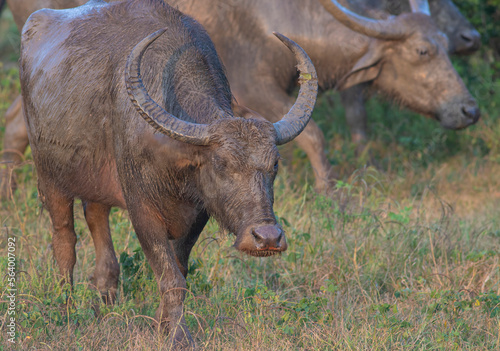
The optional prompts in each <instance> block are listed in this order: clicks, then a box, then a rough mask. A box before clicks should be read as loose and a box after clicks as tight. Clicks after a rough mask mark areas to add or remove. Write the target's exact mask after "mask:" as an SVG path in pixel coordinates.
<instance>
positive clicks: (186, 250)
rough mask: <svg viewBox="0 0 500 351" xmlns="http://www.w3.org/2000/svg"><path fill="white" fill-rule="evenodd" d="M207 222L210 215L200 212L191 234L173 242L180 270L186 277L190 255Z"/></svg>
mask: <svg viewBox="0 0 500 351" xmlns="http://www.w3.org/2000/svg"><path fill="white" fill-rule="evenodd" d="M207 221H208V214H207V213H206V212H205V211H203V212H200V214H199V215H198V217H197V218H196V221H195V222H194V223H193V226H192V227H191V229H190V231H189V233H188V234H187V235H185V236H183V237H182V238H180V239H176V240H172V246H173V248H174V252H175V258H176V260H177V265H178V266H179V269H180V271H181V273H182V275H184V277H186V276H187V273H188V264H189V255H190V253H191V250H192V249H193V246H194V244H196V241H197V240H198V237H199V236H200V234H201V231H202V230H203V228H204V227H205V224H207Z"/></svg>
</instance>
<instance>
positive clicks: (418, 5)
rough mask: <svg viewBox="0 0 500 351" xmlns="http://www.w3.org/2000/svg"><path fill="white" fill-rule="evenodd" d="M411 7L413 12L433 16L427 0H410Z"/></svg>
mask: <svg viewBox="0 0 500 351" xmlns="http://www.w3.org/2000/svg"><path fill="white" fill-rule="evenodd" d="M410 6H411V11H412V12H421V13H424V14H426V15H427V16H430V15H431V10H430V9H429V2H428V1H427V0H410Z"/></svg>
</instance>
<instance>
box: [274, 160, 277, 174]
mask: <svg viewBox="0 0 500 351" xmlns="http://www.w3.org/2000/svg"><path fill="white" fill-rule="evenodd" d="M274 172H278V160H276V162H275V163H274Z"/></svg>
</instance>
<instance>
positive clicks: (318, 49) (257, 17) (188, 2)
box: [0, 0, 479, 196]
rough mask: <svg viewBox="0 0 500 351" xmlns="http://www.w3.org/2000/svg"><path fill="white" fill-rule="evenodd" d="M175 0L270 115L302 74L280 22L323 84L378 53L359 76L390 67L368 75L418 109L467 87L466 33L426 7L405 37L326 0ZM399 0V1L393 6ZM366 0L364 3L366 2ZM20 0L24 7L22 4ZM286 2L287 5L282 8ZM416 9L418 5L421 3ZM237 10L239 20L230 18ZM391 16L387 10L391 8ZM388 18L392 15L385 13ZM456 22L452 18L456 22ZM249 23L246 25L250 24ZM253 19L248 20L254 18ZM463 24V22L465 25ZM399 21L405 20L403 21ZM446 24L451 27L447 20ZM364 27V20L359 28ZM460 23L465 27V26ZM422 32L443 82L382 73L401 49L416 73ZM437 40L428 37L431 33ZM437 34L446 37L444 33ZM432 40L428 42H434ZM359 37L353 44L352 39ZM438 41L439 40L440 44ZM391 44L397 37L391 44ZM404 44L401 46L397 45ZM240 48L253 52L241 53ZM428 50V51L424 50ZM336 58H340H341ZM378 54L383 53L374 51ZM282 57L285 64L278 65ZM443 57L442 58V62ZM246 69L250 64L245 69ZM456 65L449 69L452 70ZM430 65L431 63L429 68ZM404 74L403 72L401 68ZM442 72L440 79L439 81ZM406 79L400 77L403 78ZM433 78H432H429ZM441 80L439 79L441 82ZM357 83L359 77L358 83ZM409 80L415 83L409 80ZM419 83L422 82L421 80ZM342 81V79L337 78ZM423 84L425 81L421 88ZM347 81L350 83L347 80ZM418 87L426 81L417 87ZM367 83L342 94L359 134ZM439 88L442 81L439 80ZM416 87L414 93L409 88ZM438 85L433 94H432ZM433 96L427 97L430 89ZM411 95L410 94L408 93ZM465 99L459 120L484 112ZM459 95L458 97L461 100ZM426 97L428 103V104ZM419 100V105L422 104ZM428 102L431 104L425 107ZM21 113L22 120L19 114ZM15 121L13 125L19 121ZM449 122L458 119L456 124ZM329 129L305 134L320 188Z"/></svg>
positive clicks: (25, 8)
mask: <svg viewBox="0 0 500 351" xmlns="http://www.w3.org/2000/svg"><path fill="white" fill-rule="evenodd" d="M350 1H352V2H353V3H352V6H354V7H355V6H357V7H356V9H359V11H365V12H367V11H369V10H370V9H371V7H370V6H381V7H383V6H385V7H392V9H393V11H396V12H401V11H402V10H403V9H404V6H408V5H409V4H407V3H406V2H404V1H403V2H402V3H405V4H404V5H401V6H399V7H395V6H393V5H394V4H395V3H396V0H392V2H391V1H390V0H384V1H382V0H350ZM7 2H8V4H9V6H11V9H13V11H15V12H18V15H16V16H17V18H19V19H20V22H19V23H18V25H19V24H22V20H23V18H26V17H27V16H28V14H29V11H31V10H33V9H34V8H39V7H40V6H48V5H50V6H53V7H58V6H68V7H69V6H73V5H75V4H77V3H79V4H80V3H83V2H84V0H67V1H56V0H45V1H44V0H15V1H14V0H7ZM170 2H171V3H172V4H174V5H176V6H178V7H179V8H180V9H181V10H184V11H187V12H188V13H189V14H191V15H192V16H193V17H194V18H197V19H198V17H199V20H200V21H202V24H203V25H204V26H206V27H207V29H208V31H209V34H210V35H211V36H213V37H214V38H215V44H216V46H217V47H218V50H219V51H220V52H221V55H222V60H223V62H224V63H225V64H226V66H227V67H228V69H229V71H228V73H229V79H230V81H231V86H232V87H233V90H234V91H235V92H236V95H237V97H238V102H239V103H241V104H248V105H250V106H248V107H250V108H252V109H253V110H256V111H257V112H260V113H262V114H265V115H266V116H267V115H268V113H269V111H272V115H271V116H270V118H271V119H272V120H276V119H277V118H279V117H280V115H281V113H282V112H283V111H284V110H286V109H287V108H288V107H290V106H291V104H292V103H293V99H292V98H291V97H290V96H289V95H290V92H291V91H292V90H293V87H294V85H295V82H296V77H295V73H294V69H293V67H291V66H293V64H292V63H291V62H293V60H292V59H291V58H289V57H288V58H287V59H285V60H283V61H282V62H281V56H280V55H281V52H280V51H279V48H275V47H273V44H272V42H270V40H272V39H270V31H271V30H274V28H276V30H278V31H281V32H284V33H287V34H288V36H291V37H293V38H295V41H297V42H299V43H301V44H302V45H305V46H307V47H308V48H309V49H308V51H311V52H312V53H314V56H313V60H314V61H315V63H316V64H317V67H318V69H319V72H320V77H321V86H322V89H323V90H326V89H330V88H332V87H334V86H335V85H336V84H338V82H339V80H340V78H341V77H342V76H344V75H345V74H346V73H348V72H349V71H351V70H352V69H353V68H354V63H355V62H356V61H358V63H360V62H361V61H360V59H361V58H366V59H368V58H369V57H368V56H367V55H368V54H369V53H373V54H377V55H378V56H377V57H379V58H380V60H379V62H378V65H376V66H374V67H371V68H370V69H365V70H361V71H360V72H358V73H357V74H355V76H357V77H358V78H359V77H360V76H361V75H362V74H364V73H371V74H372V76H373V75H374V73H376V72H378V71H377V70H376V68H377V67H384V69H383V70H380V74H379V76H377V78H376V79H370V77H369V76H368V75H365V79H359V81H360V82H362V81H369V82H372V81H373V82H375V83H378V84H375V85H376V87H377V88H379V89H380V90H382V91H383V92H384V93H385V95H388V96H390V97H392V98H394V99H395V100H396V101H397V102H400V103H402V104H403V105H408V106H409V107H410V108H413V109H415V110H416V111H418V112H423V113H424V114H427V115H434V116H436V113H435V112H436V111H435V107H433V108H434V111H431V112H429V111H428V110H429V107H430V106H431V104H432V102H433V101H434V102H436V100H437V99H438V98H439V96H436V95H434V94H432V91H433V89H434V88H437V85H447V84H448V83H446V82H448V81H450V80H451V81H450V83H449V84H448V85H447V88H446V90H449V89H448V87H449V88H450V89H451V90H453V89H455V88H457V89H458V90H460V91H464V89H465V88H463V86H462V83H461V82H460V79H458V77H457V75H456V73H455V71H454V70H453V69H452V67H451V65H450V64H449V61H448V58H447V57H446V54H445V53H444V51H445V50H446V45H448V48H449V47H450V43H451V47H455V48H457V47H459V46H460V43H459V42H458V39H457V38H458V37H457V36H453V37H452V40H449V41H448V44H446V40H445V39H444V38H441V36H440V33H439V31H438V30H437V29H436V28H435V26H434V24H432V23H431V21H430V20H429V19H428V18H425V17H426V16H423V15H421V14H413V15H409V14H403V15H402V16H403V17H405V18H407V17H413V18H416V20H415V21H414V23H412V25H411V26H412V28H413V26H416V27H415V29H416V32H415V33H411V30H409V29H408V28H409V26H408V25H407V26H406V27H407V29H408V35H407V37H406V38H399V39H397V40H392V39H389V40H387V39H384V38H377V37H380V35H377V34H376V33H375V35H373V34H374V33H371V34H370V35H366V33H360V32H355V31H352V30H349V29H348V28H346V27H345V26H344V25H342V24H341V23H339V22H338V21H337V20H336V19H335V18H334V17H332V16H331V15H329V14H328V13H327V12H326V11H325V9H324V8H323V7H322V6H321V5H320V3H319V0H307V1H293V2H290V1H285V0H276V1H272V2H269V1H265V0H214V1H212V2H206V1H203V0H171V1H170ZM389 3H391V4H393V5H391V6H389V5H388V4H389ZM360 4H363V7H362V6H360ZM430 5H431V9H432V10H433V11H436V14H437V15H436V16H434V17H433V18H436V21H437V23H438V24H440V25H441V27H440V28H441V29H442V30H445V31H446V32H450V31H451V32H453V31H452V29H455V28H465V29H463V30H462V29H461V30H459V31H458V32H460V33H461V32H464V33H466V32H467V31H468V30H470V28H471V27H470V24H468V22H467V21H466V20H465V19H464V18H463V16H461V15H460V13H459V12H458V11H457V10H456V8H455V7H454V6H453V4H452V3H451V2H450V1H449V0H431V1H430ZM14 6H16V7H14ZM280 9H283V11H280ZM415 11H416V9H415ZM443 13H448V17H449V18H450V20H449V21H447V20H443V19H444V18H448V17H446V16H444V15H443ZM377 14H378V16H379V17H381V16H382V15H381V14H383V12H380V11H378V12H377ZM226 17H227V18H230V19H231V21H227V20H226ZM385 17H387V15H385ZM380 22H381V23H384V21H380ZM449 23H452V24H449ZM243 24H245V25H243ZM246 24H248V25H246ZM458 24H460V25H459V26H458V27H457V25H458ZM398 25H399V26H402V25H403V24H401V23H399V24H398ZM443 27H444V28H443ZM358 30H359V28H358ZM457 30H458V29H457ZM417 37H420V38H423V39H424V40H423V41H421V43H422V45H424V46H425V45H430V47H436V45H437V46H439V50H437V51H436V54H434V52H432V54H431V55H427V57H422V58H421V59H420V60H418V61H419V62H420V63H421V64H419V66H422V64H424V63H426V62H427V65H426V67H427V68H428V69H433V70H436V68H437V67H440V65H441V66H443V67H440V68H438V70H440V74H441V75H442V76H446V75H447V74H448V73H449V75H448V76H447V79H445V80H444V81H442V82H439V81H437V77H438V76H436V75H432V76H429V81H425V80H424V81H422V80H421V79H420V80H418V79H417V80H415V81H413V79H411V77H407V78H409V79H407V80H406V81H405V82H406V83H405V84H399V85H398V86H396V85H395V83H396V81H394V80H390V79H385V80H384V79H382V78H383V77H384V76H385V77H389V76H390V74H391V73H390V72H389V71H390V69H391V68H390V66H391V65H392V62H394V60H395V59H396V58H397V57H399V58H403V59H404V60H406V62H407V63H408V64H409V66H410V67H409V68H408V67H407V68H405V70H406V71H407V72H403V73H404V75H401V74H400V76H408V74H409V73H411V72H414V74H417V73H416V69H414V67H413V64H412V62H411V60H412V58H411V57H403V51H411V52H416V50H417V49H418V47H417V45H419V44H417V43H416V38H417ZM426 38H427V39H429V40H427V39H426ZM435 38H438V39H439V40H437V41H436V39H435ZM426 42H427V44H426ZM261 43H267V44H266V45H267V47H268V49H267V50H266V51H264V50H262V49H261V48H260V44H261ZM353 43H354V44H355V45H354V46H353V47H351V44H353ZM435 43H437V44H436V45H435ZM389 44H390V45H389ZM394 49H397V50H394ZM240 52H245V55H241V54H240ZM424 56H425V55H424ZM332 58H338V59H336V60H333V59H332ZM374 58H375V56H374ZM277 62H279V63H278V66H279V67H278V68H275V66H276V64H277ZM438 63H439V64H438ZM241 72H245V74H242V73H241ZM447 72H448V73H447ZM429 73H430V71H429ZM398 74H399V73H398ZM433 79H434V81H432V80H433ZM262 80H264V81H269V84H270V87H269V89H270V90H273V88H275V89H274V90H273V93H267V92H266V91H265V89H259V90H257V89H254V86H255V83H261V81H262ZM401 81H402V80H401V79H399V82H401ZM429 83H430V84H429ZM436 84H437V85H436ZM350 85H352V84H350ZM407 85H409V86H407ZM414 85H415V87H413V86H414ZM337 87H342V86H341V85H337ZM419 87H420V88H419ZM342 88H345V86H343V87H342ZM413 88H418V89H413ZM362 90H363V88H360V87H359V86H356V87H353V88H351V89H347V90H345V92H344V93H343V94H342V100H343V102H344V105H345V106H346V117H347V122H348V125H349V126H350V129H351V132H352V135H353V140H355V141H362V140H364V138H365V137H366V111H365V109H364V97H363V94H362ZM438 90H439V88H438ZM409 92H411V94H410V93H409ZM429 93H430V94H429ZM429 95H430V98H429V99H428V100H427V101H426V97H425V96H429ZM403 96H406V97H405V98H403ZM462 96H463V97H465V98H464V99H462V101H464V102H465V101H471V102H470V104H466V105H462V107H465V108H464V111H466V112H465V113H466V114H468V115H469V117H466V116H465V117H464V116H463V115H464V113H463V112H462V111H460V110H461V108H460V106H459V105H458V104H455V105H456V107H457V108H456V113H455V117H456V120H457V121H458V120H460V119H469V120H471V121H475V120H477V117H478V113H479V112H478V110H477V108H476V107H475V103H473V102H472V101H473V100H472V99H471V98H470V96H468V93H466V92H464V93H463V94H462ZM419 97H422V98H420V100H421V101H420V103H419V104H415V103H414V100H416V99H417V98H419ZM456 101H457V102H458V98H457V100H456ZM15 103H17V105H15V106H13V107H12V108H11V109H10V110H9V112H8V113H7V116H6V120H7V126H6V137H5V142H4V145H5V147H4V149H5V150H6V151H7V150H12V152H4V155H3V158H4V161H5V162H6V163H7V162H9V163H16V162H19V160H20V159H21V156H20V155H22V154H23V153H24V150H25V148H26V145H27V144H28V139H27V133H26V131H25V129H24V127H23V124H22V116H21V114H20V113H18V114H16V111H21V107H20V105H21V100H20V99H18V100H16V102H15ZM422 104H426V105H428V106H425V108H424V109H422V106H421V105H422ZM417 105H418V106H417ZM423 110H425V111H423ZM15 121H17V122H15ZM11 125H12V127H11ZM446 126H449V127H453V126H452V125H451V124H446ZM323 139H324V137H323V134H322V132H321V131H320V130H319V128H318V127H317V126H316V124H314V123H310V124H309V126H308V127H307V129H306V132H305V133H303V134H302V135H301V136H300V137H299V138H298V142H299V144H300V146H301V147H302V148H303V149H304V150H305V151H306V152H307V154H308V156H309V158H310V160H311V163H312V166H313V169H314V170H315V175H316V188H317V189H318V190H322V189H326V188H328V182H329V178H330V177H331V176H332V172H331V166H330V164H329V162H328V160H327V158H326V156H325V153H324V140H323ZM0 183H1V184H0V185H2V186H1V188H0V196H2V194H3V196H5V194H7V193H8V190H9V187H8V184H9V183H10V184H12V185H15V183H14V181H12V182H9V177H8V176H7V173H6V172H5V171H4V173H2V172H0Z"/></svg>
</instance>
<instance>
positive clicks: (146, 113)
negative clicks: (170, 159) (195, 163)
mask: <svg viewBox="0 0 500 351" xmlns="http://www.w3.org/2000/svg"><path fill="white" fill-rule="evenodd" d="M166 30H167V29H160V30H159V31H157V32H154V33H153V34H150V35H149V36H147V37H146V38H144V39H142V40H141V42H140V43H139V44H137V45H136V46H135V47H134V48H133V49H132V51H131V52H130V55H129V56H128V59H127V65H126V67H125V84H126V86H127V92H128V95H129V98H130V100H131V101H132V103H133V104H134V106H135V108H136V109H137V111H138V112H139V114H140V115H141V117H142V118H144V119H145V120H146V121H147V122H148V123H149V124H150V125H151V126H153V128H154V129H156V130H157V131H159V132H160V133H163V134H165V135H168V136H169V137H171V138H173V139H176V140H179V141H183V142H185V143H188V144H194V145H208V143H209V138H210V135H209V133H208V126H207V125H205V124H196V123H189V122H186V121H183V120H181V119H178V118H177V117H175V116H174V115H171V114H170V113H168V112H167V111H165V109H164V108H162V107H161V106H160V105H158V104H157V103H156V102H155V101H154V100H153V99H152V98H151V96H149V94H148V92H147V90H146V87H144V84H143V83H142V78H141V60H142V56H143V55H144V52H145V51H146V49H147V48H148V46H149V45H150V44H151V43H152V42H154V41H155V40H156V39H158V37H159V36H161V35H162V34H163V33H165V31H166Z"/></svg>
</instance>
